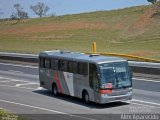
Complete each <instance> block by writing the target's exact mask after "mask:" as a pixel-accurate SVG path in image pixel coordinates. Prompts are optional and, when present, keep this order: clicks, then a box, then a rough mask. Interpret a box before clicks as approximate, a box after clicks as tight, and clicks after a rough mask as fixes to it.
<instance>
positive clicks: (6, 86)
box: [0, 85, 36, 90]
mask: <svg viewBox="0 0 160 120" xmlns="http://www.w3.org/2000/svg"><path fill="white" fill-rule="evenodd" d="M0 86H4V87H13V88H21V89H29V90H36V89H34V88H29V87H16V86H11V85H0Z"/></svg>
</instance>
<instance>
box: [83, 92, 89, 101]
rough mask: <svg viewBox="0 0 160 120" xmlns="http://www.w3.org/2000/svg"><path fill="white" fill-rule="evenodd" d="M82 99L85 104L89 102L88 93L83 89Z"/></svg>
mask: <svg viewBox="0 0 160 120" xmlns="http://www.w3.org/2000/svg"><path fill="white" fill-rule="evenodd" d="M82 99H83V101H84V102H85V103H87V104H88V103H89V94H88V92H87V91H86V90H85V91H83V93H82Z"/></svg>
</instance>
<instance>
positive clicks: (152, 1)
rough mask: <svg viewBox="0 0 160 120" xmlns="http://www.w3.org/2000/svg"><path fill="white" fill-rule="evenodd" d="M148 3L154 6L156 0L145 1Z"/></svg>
mask: <svg viewBox="0 0 160 120" xmlns="http://www.w3.org/2000/svg"><path fill="white" fill-rule="evenodd" d="M147 1H148V2H151V3H152V4H155V3H156V2H157V0H147Z"/></svg>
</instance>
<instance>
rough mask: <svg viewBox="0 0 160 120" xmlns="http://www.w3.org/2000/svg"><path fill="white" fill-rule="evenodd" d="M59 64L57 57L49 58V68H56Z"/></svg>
mask: <svg viewBox="0 0 160 120" xmlns="http://www.w3.org/2000/svg"><path fill="white" fill-rule="evenodd" d="M58 66H59V60H57V59H52V60H51V69H53V70H58V68H59V67H58Z"/></svg>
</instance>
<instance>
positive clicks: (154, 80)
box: [132, 78, 160, 82]
mask: <svg viewBox="0 0 160 120" xmlns="http://www.w3.org/2000/svg"><path fill="white" fill-rule="evenodd" d="M132 79H133V80H141V81H148V82H160V80H159V81H158V80H149V79H141V78H132Z"/></svg>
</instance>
